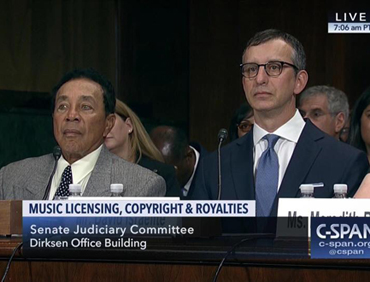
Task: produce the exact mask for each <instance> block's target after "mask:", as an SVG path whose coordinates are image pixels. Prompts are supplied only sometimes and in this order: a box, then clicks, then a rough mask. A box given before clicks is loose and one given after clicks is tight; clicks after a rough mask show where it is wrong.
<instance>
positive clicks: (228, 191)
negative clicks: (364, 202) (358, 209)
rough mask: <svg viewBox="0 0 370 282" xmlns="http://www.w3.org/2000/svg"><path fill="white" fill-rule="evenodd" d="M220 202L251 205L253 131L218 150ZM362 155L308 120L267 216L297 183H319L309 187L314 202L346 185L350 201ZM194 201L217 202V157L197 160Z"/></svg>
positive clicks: (363, 169)
mask: <svg viewBox="0 0 370 282" xmlns="http://www.w3.org/2000/svg"><path fill="white" fill-rule="evenodd" d="M221 161H222V163H221V169H222V193H221V199H222V200H255V186H254V176H253V130H252V131H251V132H249V133H248V134H246V135H245V136H243V137H241V138H239V139H237V140H235V141H234V142H232V143H230V144H228V145H226V146H225V147H223V148H222V149H221ZM368 168H369V163H368V160H367V157H366V154H365V153H364V152H362V151H359V150H357V149H355V148H353V147H351V146H349V145H347V144H344V143H342V142H340V141H338V140H336V139H335V138H333V137H331V136H329V135H327V134H325V133H324V132H322V131H321V130H319V129H318V128H317V127H316V126H314V125H313V124H312V123H311V122H310V121H309V120H307V121H306V125H305V127H304V129H303V131H302V134H301V136H300V138H299V140H298V143H297V145H296V148H295V150H294V152H293V155H292V157H291V159H290V162H289V165H288V167H287V170H286V172H285V175H284V178H283V180H282V182H281V185H280V189H279V191H278V194H277V197H276V199H275V203H274V206H273V208H272V211H271V215H276V212H277V199H278V198H295V197H300V190H299V186H300V185H301V184H304V183H306V184H310V183H318V182H322V183H324V187H322V188H315V192H314V197H315V198H331V197H333V185H334V184H336V183H345V184H347V185H348V196H353V195H354V194H355V192H356V190H357V189H358V187H359V185H360V184H361V181H362V179H363V178H364V176H365V174H366V173H367V171H368ZM198 169H199V171H198V177H197V182H196V184H195V185H196V187H195V189H194V193H193V195H192V199H194V200H206V199H209V200H211V199H213V200H215V199H217V195H218V183H217V181H218V175H217V152H214V153H212V154H210V155H209V156H208V157H206V158H204V159H202V161H201V163H200V166H199V168H198Z"/></svg>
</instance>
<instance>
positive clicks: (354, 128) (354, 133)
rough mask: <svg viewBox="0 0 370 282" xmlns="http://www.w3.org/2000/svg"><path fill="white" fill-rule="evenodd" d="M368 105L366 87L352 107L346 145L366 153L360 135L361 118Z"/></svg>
mask: <svg viewBox="0 0 370 282" xmlns="http://www.w3.org/2000/svg"><path fill="white" fill-rule="evenodd" d="M369 105H370V87H368V88H367V89H366V90H365V91H364V92H363V93H362V94H361V96H360V98H358V100H357V101H356V104H355V106H354V107H353V111H352V116H351V125H350V128H349V134H348V143H349V144H351V145H352V146H354V147H356V148H358V149H360V150H362V151H364V152H365V153H367V150H366V145H365V142H364V139H362V134H361V117H362V114H363V112H364V110H365V109H366V108H367V106H369Z"/></svg>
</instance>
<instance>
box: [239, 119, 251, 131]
mask: <svg viewBox="0 0 370 282" xmlns="http://www.w3.org/2000/svg"><path fill="white" fill-rule="evenodd" d="M236 126H237V127H238V128H239V129H240V130H241V131H242V132H244V133H247V132H249V131H250V130H251V129H252V126H253V123H250V122H248V121H242V122H241V123H239V124H237V125H236Z"/></svg>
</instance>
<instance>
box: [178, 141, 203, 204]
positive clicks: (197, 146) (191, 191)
mask: <svg viewBox="0 0 370 282" xmlns="http://www.w3.org/2000/svg"><path fill="white" fill-rule="evenodd" d="M190 146H192V147H193V148H194V149H195V150H197V151H198V153H199V163H198V167H199V165H200V163H201V160H202V159H203V158H204V157H205V156H207V155H208V154H209V152H208V151H207V150H206V149H205V148H204V147H203V146H202V145H200V144H199V143H197V142H190ZM198 167H197V169H196V170H195V173H194V177H193V181H192V182H191V184H190V188H189V191H188V194H187V195H186V196H183V195H182V193H181V199H182V200H189V199H192V197H193V194H194V189H196V188H195V183H196V182H197V179H198V177H199V169H198Z"/></svg>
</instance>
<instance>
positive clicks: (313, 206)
mask: <svg viewBox="0 0 370 282" xmlns="http://www.w3.org/2000/svg"><path fill="white" fill-rule="evenodd" d="M278 217H284V218H283V219H279V221H278V225H277V235H278V236H289V237H295V236H307V235H308V236H309V235H310V218H311V217H370V199H334V198H333V199H314V198H312V199H311V198H293V199H290V198H281V199H279V208H278ZM303 217H307V218H308V224H307V226H306V224H305V223H304V224H302V222H306V221H305V220H302V218H303Z"/></svg>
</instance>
